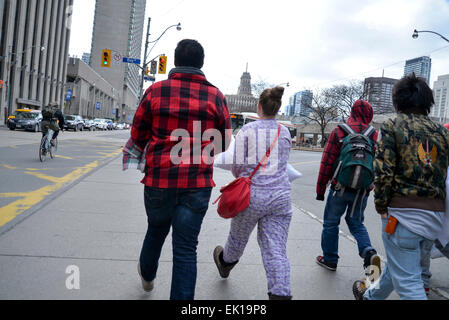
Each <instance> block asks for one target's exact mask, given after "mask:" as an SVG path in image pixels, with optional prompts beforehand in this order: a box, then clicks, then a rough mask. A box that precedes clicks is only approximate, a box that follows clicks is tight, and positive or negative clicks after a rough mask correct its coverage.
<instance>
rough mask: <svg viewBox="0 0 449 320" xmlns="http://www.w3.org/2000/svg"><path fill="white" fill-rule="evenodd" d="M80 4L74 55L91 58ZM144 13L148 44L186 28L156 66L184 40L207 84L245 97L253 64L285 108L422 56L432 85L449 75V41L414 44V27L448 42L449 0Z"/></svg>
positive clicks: (211, 2)
mask: <svg viewBox="0 0 449 320" xmlns="http://www.w3.org/2000/svg"><path fill="white" fill-rule="evenodd" d="M110 1H119V0H110ZM74 2H75V3H74V9H73V20H72V33H71V42H70V54H71V55H77V56H79V57H81V55H82V53H83V52H90V46H91V38H92V25H93V18H94V9H95V0H74ZM145 15H146V17H147V19H148V17H151V25H150V41H151V40H155V39H157V38H158V37H159V36H160V35H161V34H162V32H163V31H164V30H165V29H166V28H167V27H168V26H170V25H173V24H177V23H178V22H180V23H181V26H182V30H181V31H177V30H176V28H171V29H170V30H168V31H167V32H166V33H165V35H164V36H163V37H162V38H161V39H160V40H159V42H158V43H157V44H156V46H155V47H154V49H153V51H152V52H151V54H150V58H153V57H154V56H156V55H158V54H161V53H165V54H166V55H167V56H168V60H169V64H168V69H170V68H172V67H173V58H174V49H175V47H176V44H177V43H178V41H180V40H182V39H185V38H190V39H196V40H198V41H199V42H200V43H201V44H202V45H203V47H204V50H205V55H206V57H205V63H204V67H203V71H204V72H205V74H206V77H207V78H208V80H209V81H210V82H212V83H213V84H214V85H216V86H217V87H218V88H220V90H221V91H222V92H223V93H224V94H236V93H237V89H238V86H239V83H240V77H241V75H242V73H243V72H244V71H245V68H246V64H247V63H248V71H249V72H250V74H251V78H252V81H258V80H264V81H266V82H268V83H272V84H281V83H286V82H289V83H290V86H289V87H288V88H286V91H285V93H284V100H283V106H284V107H285V105H286V104H288V98H289V97H290V96H291V95H293V94H294V93H295V92H297V91H300V90H303V89H305V88H310V89H316V88H325V87H330V86H332V85H335V84H340V83H345V82H348V81H349V80H363V79H364V78H366V77H373V76H374V77H375V76H382V72H384V76H385V77H390V78H400V77H401V76H402V75H403V72H404V64H405V60H407V59H412V58H415V57H419V56H422V55H429V56H430V57H431V58H432V73H431V87H433V82H434V81H435V80H436V79H437V77H438V75H443V74H449V43H448V42H446V41H444V40H443V39H441V38H440V37H438V36H436V35H434V34H430V33H423V34H420V35H419V37H418V39H413V38H412V33H413V30H414V29H415V28H416V29H418V30H432V31H435V32H438V33H440V34H442V35H443V36H445V37H446V38H449V0H362V1H361V0H314V1H310V0H307V1H303V0H276V1H269V0H226V1H217V0H164V1H160V0H159V1H155V0H147V8H146V12H145ZM147 19H146V20H145V27H144V37H143V38H144V39H145V32H146V21H147ZM142 47H144V45H142ZM142 50H143V48H142ZM165 78H166V75H157V76H156V80H163V79H165Z"/></svg>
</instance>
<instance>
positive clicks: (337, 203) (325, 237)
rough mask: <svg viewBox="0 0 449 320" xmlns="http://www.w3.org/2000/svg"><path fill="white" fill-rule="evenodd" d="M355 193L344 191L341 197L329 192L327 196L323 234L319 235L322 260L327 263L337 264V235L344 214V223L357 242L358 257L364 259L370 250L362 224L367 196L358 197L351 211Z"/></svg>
mask: <svg viewBox="0 0 449 320" xmlns="http://www.w3.org/2000/svg"><path fill="white" fill-rule="evenodd" d="M356 195H357V193H355V192H349V191H345V192H343V194H342V195H339V192H338V191H337V192H334V191H333V190H332V189H331V190H329V195H328V196H327V201H326V207H325V209H324V223H323V232H322V233H321V249H322V250H323V256H324V259H325V260H326V261H327V262H331V263H338V258H339V256H338V234H339V225H340V219H341V217H342V216H343V215H344V214H345V212H346V217H345V221H346V223H347V225H348V227H349V231H350V232H351V234H352V235H353V236H354V238H355V239H356V240H357V246H358V250H359V255H360V257H362V258H365V255H366V253H367V252H368V251H369V250H372V249H373V247H372V246H371V241H370V238H369V235H368V231H367V230H366V228H365V225H364V224H363V221H364V219H365V216H364V211H365V208H366V202H367V199H368V196H364V197H362V194H360V195H359V197H358V199H357V201H356V205H355V208H354V211H353V216H352V217H351V216H350V214H351V212H352V209H353V204H354V200H355V199H356Z"/></svg>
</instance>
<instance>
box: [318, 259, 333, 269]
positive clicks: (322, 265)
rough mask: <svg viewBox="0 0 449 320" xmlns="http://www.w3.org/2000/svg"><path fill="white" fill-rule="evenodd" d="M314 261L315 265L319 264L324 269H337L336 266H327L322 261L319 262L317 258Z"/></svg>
mask: <svg viewBox="0 0 449 320" xmlns="http://www.w3.org/2000/svg"><path fill="white" fill-rule="evenodd" d="M315 262H316V263H317V265H319V266H320V267H323V268H324V269H327V270H330V271H337V268H332V267H329V266H327V265H325V264H324V263H321V262H319V261H318V260H315Z"/></svg>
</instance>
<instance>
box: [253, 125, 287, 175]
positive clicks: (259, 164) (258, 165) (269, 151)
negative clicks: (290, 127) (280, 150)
mask: <svg viewBox="0 0 449 320" xmlns="http://www.w3.org/2000/svg"><path fill="white" fill-rule="evenodd" d="M280 133H281V125H280V124H278V134H277V135H276V137H275V138H274V140H273V142H272V143H271V146H270V148H269V149H268V150H267V152H266V153H265V156H264V157H263V159H262V160H261V161H260V162H259V163H258V164H257V167H256V168H255V169H254V171H253V173H252V174H251V176H250V177H249V179H250V180H251V179H252V177H253V176H254V175H255V174H256V172H257V170H259V168H260V166H261V165H262V164H264V163H265V161H267V160H268V157H269V156H270V153H271V150H273V148H274V145H275V144H276V142H277V141H278V138H279V134H280Z"/></svg>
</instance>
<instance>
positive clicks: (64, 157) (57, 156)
mask: <svg viewBox="0 0 449 320" xmlns="http://www.w3.org/2000/svg"><path fill="white" fill-rule="evenodd" d="M55 157H56V158H62V159H68V160H73V158H72V157H67V156H61V155H59V154H57V155H55Z"/></svg>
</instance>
